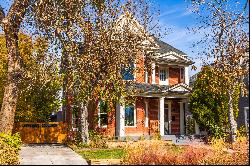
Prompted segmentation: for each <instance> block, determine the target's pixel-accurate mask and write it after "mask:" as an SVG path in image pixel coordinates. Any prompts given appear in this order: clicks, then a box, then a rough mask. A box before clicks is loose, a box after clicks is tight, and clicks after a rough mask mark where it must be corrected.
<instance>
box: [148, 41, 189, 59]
mask: <svg viewBox="0 0 250 166" xmlns="http://www.w3.org/2000/svg"><path fill="white" fill-rule="evenodd" d="M153 38H154V41H155V43H156V44H157V45H158V46H159V47H160V48H159V49H158V52H159V53H163V54H164V53H166V52H176V53H177V54H180V55H186V54H185V53H184V52H182V51H181V50H179V49H177V48H175V47H173V46H171V45H170V44H168V43H165V42H163V41H161V40H160V39H158V38H156V37H153Z"/></svg>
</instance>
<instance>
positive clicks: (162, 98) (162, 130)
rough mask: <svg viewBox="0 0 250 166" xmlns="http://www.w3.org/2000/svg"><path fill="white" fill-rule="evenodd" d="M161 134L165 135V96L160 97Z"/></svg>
mask: <svg viewBox="0 0 250 166" xmlns="http://www.w3.org/2000/svg"><path fill="white" fill-rule="evenodd" d="M159 112H160V135H161V136H164V97H161V98H160V110H159Z"/></svg>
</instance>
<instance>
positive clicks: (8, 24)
mask: <svg viewBox="0 0 250 166" xmlns="http://www.w3.org/2000/svg"><path fill="white" fill-rule="evenodd" d="M30 2H31V1H30V0H15V1H14V2H13V4H12V5H11V7H10V9H9V13H8V15H7V16H6V17H4V12H3V10H0V22H1V24H2V27H3V30H4V33H5V38H6V47H7V49H8V75H7V83H6V85H5V87H4V97H3V103H2V108H1V112H0V132H4V133H8V132H11V131H12V129H13V125H14V118H15V111H16V105H17V99H18V90H19V89H18V86H17V84H18V81H19V80H20V78H21V72H20V68H21V65H20V62H21V61H20V56H19V49H18V32H19V28H20V25H21V23H22V20H23V17H24V15H25V13H26V10H27V8H28V6H29V4H30Z"/></svg>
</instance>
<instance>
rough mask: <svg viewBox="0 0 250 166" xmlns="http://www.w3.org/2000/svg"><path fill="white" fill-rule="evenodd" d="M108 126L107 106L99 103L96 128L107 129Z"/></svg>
mask: <svg viewBox="0 0 250 166" xmlns="http://www.w3.org/2000/svg"><path fill="white" fill-rule="evenodd" d="M107 125H108V105H107V103H106V102H104V101H100V102H99V109H98V126H99V127H107Z"/></svg>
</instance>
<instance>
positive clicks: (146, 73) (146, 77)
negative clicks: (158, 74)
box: [144, 70, 148, 83]
mask: <svg viewBox="0 0 250 166" xmlns="http://www.w3.org/2000/svg"><path fill="white" fill-rule="evenodd" d="M144 81H145V83H148V70H145V80H144Z"/></svg>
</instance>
